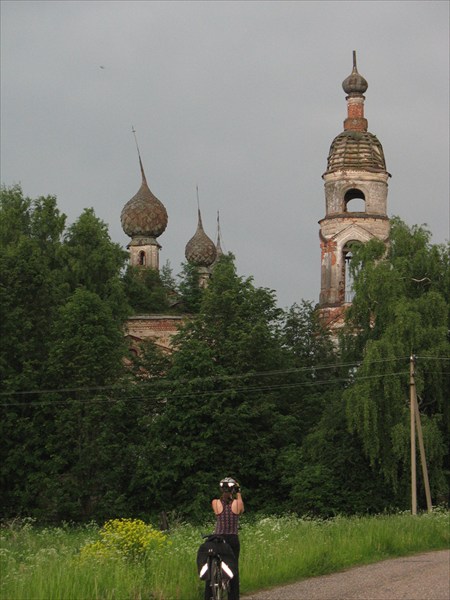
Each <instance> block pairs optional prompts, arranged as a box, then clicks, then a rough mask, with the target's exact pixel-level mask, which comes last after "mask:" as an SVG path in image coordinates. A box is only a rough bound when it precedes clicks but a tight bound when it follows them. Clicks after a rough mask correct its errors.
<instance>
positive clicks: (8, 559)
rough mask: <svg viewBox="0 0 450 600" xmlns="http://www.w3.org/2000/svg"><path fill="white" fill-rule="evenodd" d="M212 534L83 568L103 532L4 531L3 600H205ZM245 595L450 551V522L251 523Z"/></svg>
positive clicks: (437, 517) (182, 536)
mask: <svg viewBox="0 0 450 600" xmlns="http://www.w3.org/2000/svg"><path fill="white" fill-rule="evenodd" d="M210 528H211V523H209V524H208V525H207V526H204V527H193V526H191V525H187V524H184V525H180V526H177V527H176V528H175V529H174V530H173V531H172V532H171V533H170V535H169V537H168V541H167V543H166V544H164V545H163V546H162V547H161V548H158V549H157V550H156V551H154V552H152V553H151V554H150V555H146V556H145V558H144V559H143V560H139V561H136V560H135V561H130V560H124V559H121V558H117V559H108V560H99V561H96V560H89V561H86V560H80V556H81V555H80V549H81V548H82V547H83V546H85V545H86V544H88V543H91V542H93V541H96V540H97V539H98V537H99V531H98V528H97V527H96V526H95V525H89V526H84V527H69V526H62V527H53V528H40V527H37V526H35V525H34V524H33V523H31V522H30V521H22V522H20V523H13V524H5V525H4V526H3V527H2V528H1V529H0V542H1V544H0V577H1V582H0V598H1V599H2V600H19V599H20V600H52V599H55V600H61V599H64V600H83V599H86V600H87V599H89V600H91V599H92V600H94V599H95V600H100V599H101V600H109V599H111V600H120V599H123V600H140V599H146V600H150V599H152V600H199V599H200V598H202V595H203V591H202V590H203V584H202V582H201V581H200V580H199V579H198V577H197V572H196V565H195V558H196V553H197V549H198V546H199V545H200V543H201V541H202V539H201V535H202V533H204V532H206V531H208V530H210ZM240 538H241V559H240V571H241V593H242V594H245V593H248V592H251V591H255V590H257V589H262V588H267V587H271V586H274V585H277V584H284V583H288V582H292V581H295V580H298V579H301V578H304V577H311V576H315V575H321V574H325V573H330V572H333V571H337V570H340V569H343V568H346V567H350V566H352V565H357V564H366V563H369V562H374V561H376V560H380V559H384V558H388V557H395V556H403V555H407V554H413V553H415V552H422V551H426V550H436V549H443V548H446V547H448V545H449V513H448V512H447V511H443V510H441V511H436V512H434V513H433V514H431V515H428V514H425V515H421V516H417V517H412V516H410V515H409V514H397V515H392V516H377V517H358V518H357V517H354V518H340V517H338V518H335V519H332V520H326V521H322V520H314V519H304V518H303V519H300V518H297V517H294V516H286V517H267V518H263V519H259V520H258V521H255V522H253V523H250V522H246V520H245V518H244V519H243V520H242V527H241V533H240Z"/></svg>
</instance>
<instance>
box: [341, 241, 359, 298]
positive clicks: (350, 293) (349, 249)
mask: <svg viewBox="0 0 450 600" xmlns="http://www.w3.org/2000/svg"><path fill="white" fill-rule="evenodd" d="M358 245H359V242H356V241H354V242H348V243H347V244H346V245H345V246H344V249H343V250H342V258H343V261H342V270H343V273H342V281H343V282H344V298H343V300H344V302H346V303H350V302H352V301H353V298H354V296H355V290H354V287H353V284H354V279H355V273H354V271H353V269H352V266H353V265H352V264H351V262H352V259H353V252H354V250H355V247H356V246H358Z"/></svg>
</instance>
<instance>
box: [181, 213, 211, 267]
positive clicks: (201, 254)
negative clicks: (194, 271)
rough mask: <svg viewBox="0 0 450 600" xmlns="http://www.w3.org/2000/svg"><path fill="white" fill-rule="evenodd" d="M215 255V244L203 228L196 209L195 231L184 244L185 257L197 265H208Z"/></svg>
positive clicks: (200, 217)
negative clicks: (196, 221)
mask: <svg viewBox="0 0 450 600" xmlns="http://www.w3.org/2000/svg"><path fill="white" fill-rule="evenodd" d="M216 255H217V250H216V246H215V244H214V242H213V241H212V240H211V239H210V238H209V237H208V236H207V235H206V233H205V231H204V229H203V224H202V216H201V214H200V209H198V224H197V231H196V232H195V234H194V236H193V237H192V238H191V239H190V240H189V241H188V243H187V244H186V250H185V256H186V259H187V260H188V261H189V262H190V263H192V264H194V265H196V266H197V267H210V266H211V265H212V263H213V262H214V261H215V260H216Z"/></svg>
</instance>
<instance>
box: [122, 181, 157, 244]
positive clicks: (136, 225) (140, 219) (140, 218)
mask: <svg viewBox="0 0 450 600" xmlns="http://www.w3.org/2000/svg"><path fill="white" fill-rule="evenodd" d="M167 220H168V217H167V211H166V209H165V207H164V205H163V203H162V202H161V201H160V200H158V198H157V197H156V196H154V195H153V193H152V192H151V190H150V188H149V187H148V185H147V181H146V179H145V175H144V171H143V169H142V184H141V187H140V188H139V191H138V192H137V194H136V195H135V196H133V198H131V200H129V201H128V202H127V203H126V204H125V206H124V207H123V209H122V213H121V215H120V222H121V223H122V229H123V230H124V232H125V233H126V234H127V235H128V236H129V237H131V238H133V237H136V236H141V237H150V238H157V237H158V236H160V235H161V234H162V233H163V232H164V231H165V229H166V227H167Z"/></svg>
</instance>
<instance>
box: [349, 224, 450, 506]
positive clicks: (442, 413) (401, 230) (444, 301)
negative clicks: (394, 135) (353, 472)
mask: <svg viewBox="0 0 450 600" xmlns="http://www.w3.org/2000/svg"><path fill="white" fill-rule="evenodd" d="M353 268H354V269H355V284H354V288H355V298H354V301H353V305H352V307H351V308H350V309H349V311H348V325H349V331H350V333H349V335H348V337H347V338H346V340H345V342H346V347H347V348H348V347H351V346H353V349H354V351H355V353H354V354H353V358H356V357H357V356H358V353H359V358H360V360H361V364H360V367H359V368H358V369H357V371H356V373H355V374H354V381H353V383H352V385H350V386H349V388H348V389H347V390H346V391H345V393H344V399H345V402H346V408H347V419H348V424H349V427H350V430H351V431H352V432H355V433H356V434H357V435H358V436H359V438H360V439H361V441H362V444H363V448H364V452H365V454H366V456H367V457H368V458H369V460H370V463H371V465H372V466H373V467H374V468H376V469H378V470H379V471H380V472H381V473H382V474H383V476H384V477H385V479H386V481H388V482H389V483H390V484H391V485H392V488H393V490H395V491H396V490H398V489H399V488H403V487H404V488H405V489H406V485H407V481H408V473H409V466H410V465H409V462H410V457H409V443H410V442H409V412H408V411H409V408H408V398H409V360H410V356H411V355H415V356H416V357H417V363H416V382H417V394H418V398H419V408H420V413H421V420H422V426H423V429H424V438H425V447H426V452H427V459H428V463H429V468H430V479H431V485H432V494H433V496H434V498H436V497H438V498H439V497H440V495H441V494H442V493H443V492H444V490H445V487H446V486H445V469H446V466H448V454H446V452H447V451H446V448H447V447H448V442H449V430H448V423H449V408H448V404H447V403H446V400H445V399H446V398H448V395H449V391H450V390H449V379H448V376H446V373H448V368H449V362H450V344H449V338H448V314H449V312H448V311H449V305H448V289H449V288H448V284H449V260H448V248H446V247H445V246H444V245H433V244H432V243H431V234H430V232H429V231H428V230H427V229H426V228H425V227H423V226H422V227H418V226H414V227H411V228H409V227H408V226H407V225H406V224H405V223H403V222H402V221H401V220H400V219H398V218H394V219H393V220H392V228H391V239H390V246H389V248H388V250H387V253H385V249H384V246H383V245H381V244H380V243H379V242H378V241H375V242H369V243H368V244H366V245H365V246H362V247H360V248H359V249H358V250H357V251H356V252H355V256H354V261H353Z"/></svg>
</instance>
